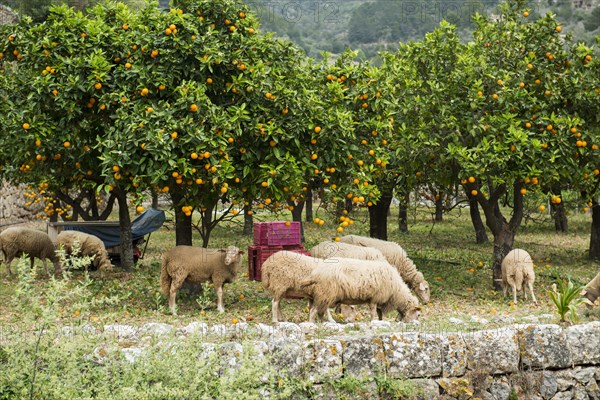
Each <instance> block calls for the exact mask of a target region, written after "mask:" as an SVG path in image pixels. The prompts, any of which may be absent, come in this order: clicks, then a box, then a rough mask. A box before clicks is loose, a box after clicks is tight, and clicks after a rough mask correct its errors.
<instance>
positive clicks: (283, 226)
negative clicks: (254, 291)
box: [248, 221, 310, 281]
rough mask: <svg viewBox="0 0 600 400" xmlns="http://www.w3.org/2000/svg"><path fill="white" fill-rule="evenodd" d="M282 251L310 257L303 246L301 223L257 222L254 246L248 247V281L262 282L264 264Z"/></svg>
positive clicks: (255, 224)
mask: <svg viewBox="0 0 600 400" xmlns="http://www.w3.org/2000/svg"><path fill="white" fill-rule="evenodd" d="M281 250H288V251H294V252H297V253H301V254H307V255H310V253H309V252H308V251H306V250H305V249H304V245H302V235H301V226H300V222H289V221H287V222H286V221H274V222H255V223H254V245H252V246H249V247H248V279H250V280H254V281H260V280H261V273H260V269H261V267H262V264H263V263H264V262H265V260H266V259H267V258H269V256H270V255H272V254H274V253H277V252H278V251H281Z"/></svg>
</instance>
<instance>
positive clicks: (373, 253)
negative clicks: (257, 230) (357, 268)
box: [310, 242, 386, 261]
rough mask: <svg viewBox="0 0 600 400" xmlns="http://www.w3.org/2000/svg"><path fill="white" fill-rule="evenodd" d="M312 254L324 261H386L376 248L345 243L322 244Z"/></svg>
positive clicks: (312, 250)
mask: <svg viewBox="0 0 600 400" xmlns="http://www.w3.org/2000/svg"><path fill="white" fill-rule="evenodd" d="M310 254H312V255H313V256H314V257H317V258H323V259H326V258H331V257H342V258H355V259H358V260H379V261H385V260H386V258H385V256H384V255H383V253H381V251H379V250H377V249H376V248H374V247H364V246H357V245H354V244H350V243H343V242H321V243H319V244H318V245H316V246H315V247H313V248H312V249H311V250H310Z"/></svg>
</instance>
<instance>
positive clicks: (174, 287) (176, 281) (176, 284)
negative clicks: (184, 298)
mask: <svg viewBox="0 0 600 400" xmlns="http://www.w3.org/2000/svg"><path fill="white" fill-rule="evenodd" d="M184 280H185V278H184V279H181V278H173V280H172V281H171V288H170V289H169V309H170V310H171V313H172V314H173V315H177V306H176V305H175V298H176V297H177V291H178V290H179V289H181V286H182V285H183V281H184Z"/></svg>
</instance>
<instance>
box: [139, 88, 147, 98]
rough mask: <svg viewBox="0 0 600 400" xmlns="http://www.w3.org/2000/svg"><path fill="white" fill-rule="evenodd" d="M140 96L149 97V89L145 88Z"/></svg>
mask: <svg viewBox="0 0 600 400" xmlns="http://www.w3.org/2000/svg"><path fill="white" fill-rule="evenodd" d="M140 95H142V96H147V95H148V89H147V88H143V89H142V90H141V91H140Z"/></svg>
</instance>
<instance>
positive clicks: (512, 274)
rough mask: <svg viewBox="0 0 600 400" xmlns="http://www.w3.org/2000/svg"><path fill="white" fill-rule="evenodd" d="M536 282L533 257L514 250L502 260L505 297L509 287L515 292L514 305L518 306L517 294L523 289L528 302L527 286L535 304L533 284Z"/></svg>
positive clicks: (524, 252) (521, 250)
mask: <svg viewBox="0 0 600 400" xmlns="http://www.w3.org/2000/svg"><path fill="white" fill-rule="evenodd" d="M534 281H535V272H534V270H533V261H532V260H531V256H530V255H529V253H527V252H526V251H525V250H523V249H513V250H511V251H510V252H509V253H508V254H507V255H506V257H504V259H503V260H502V289H503V291H504V297H506V294H507V292H508V287H509V286H510V287H512V290H513V303H514V304H517V292H518V291H520V290H521V288H523V296H525V300H527V291H526V288H525V286H527V287H528V288H529V291H530V292H531V298H532V300H533V302H534V303H535V304H537V300H536V298H535V294H534V293H533V282H534Z"/></svg>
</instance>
